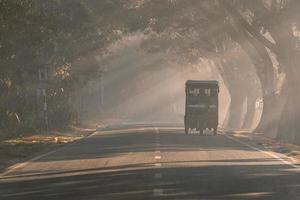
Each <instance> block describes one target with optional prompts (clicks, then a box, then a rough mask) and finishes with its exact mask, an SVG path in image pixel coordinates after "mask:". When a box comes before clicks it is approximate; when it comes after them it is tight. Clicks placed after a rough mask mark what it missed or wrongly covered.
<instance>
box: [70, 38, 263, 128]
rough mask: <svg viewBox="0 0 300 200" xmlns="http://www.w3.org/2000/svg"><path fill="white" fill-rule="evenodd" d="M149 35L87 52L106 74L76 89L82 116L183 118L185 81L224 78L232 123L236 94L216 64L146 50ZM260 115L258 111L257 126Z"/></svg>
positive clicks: (223, 106) (225, 108) (224, 109)
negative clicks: (100, 52)
mask: <svg viewBox="0 0 300 200" xmlns="http://www.w3.org/2000/svg"><path fill="white" fill-rule="evenodd" d="M146 40H147V37H146V36H145V35H144V34H142V33H135V34H130V35H127V36H125V37H123V38H122V39H120V40H118V41H117V42H115V43H113V44H112V45H110V46H109V47H108V51H107V52H106V53H105V55H103V56H99V55H97V52H94V53H92V55H89V56H88V57H87V60H89V59H92V60H93V62H95V63H97V65H98V66H99V70H101V71H102V73H103V76H102V77H101V78H98V79H95V80H92V81H90V82H89V83H88V84H87V85H86V86H85V87H84V88H82V89H81V90H80V91H79V92H77V93H76V96H77V104H78V107H79V108H80V113H81V115H80V118H81V120H83V121H85V122H90V121H92V122H97V121H101V120H117V121H122V122H177V123H183V117H184V112H185V82H186V81H187V80H218V82H219V84H220V94H219V104H220V105H219V109H220V111H219V121H220V123H219V124H220V127H226V123H227V122H226V116H227V114H228V112H229V104H230V95H229V93H228V90H227V88H226V86H225V84H224V81H223V79H222V76H221V75H220V74H219V72H218V70H217V69H216V68H215V66H214V65H212V64H211V62H210V61H209V60H207V59H200V60H199V61H198V62H197V63H193V64H185V65H181V64H179V63H178V62H176V59H175V58H174V57H172V55H168V54H164V53H153V52H147V51H146V50H144V49H143V48H142V44H143V42H144V41H146ZM85 62H87V61H85ZM85 62H83V63H81V65H85ZM240 89H241V90H243V88H240ZM244 104H245V105H244V111H243V115H245V113H246V108H245V107H246V101H245V102H244ZM258 120H259V113H256V116H255V120H254V122H253V126H252V127H255V124H257V122H258Z"/></svg>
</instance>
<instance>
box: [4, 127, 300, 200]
mask: <svg viewBox="0 0 300 200" xmlns="http://www.w3.org/2000/svg"><path fill="white" fill-rule="evenodd" d="M276 156H280V155H279V154H276ZM276 156H272V155H270V154H266V153H264V152H262V151H259V150H257V149H254V148H251V147H250V146H247V145H245V144H243V143H241V142H239V141H237V140H234V139H232V138H230V137H228V136H226V134H219V135H217V136H212V135H206V136H199V135H196V134H191V135H185V134H184V131H183V128H181V127H180V126H179V125H177V124H174V125H172V124H144V125H143V124H139V125H134V124H127V125H115V126H109V127H107V128H106V129H103V130H99V131H97V132H96V133H94V134H93V135H92V136H90V137H88V138H85V139H82V140H80V141H78V142H76V143H74V144H72V145H69V146H66V147H65V148H63V149H60V150H58V151H56V152H54V153H51V154H48V155H45V156H43V157H41V158H39V159H35V160H32V161H30V162H28V163H26V164H24V165H21V166H19V167H18V168H16V169H14V170H11V171H9V172H8V173H5V174H3V175H2V176H1V177H0V191H1V193H0V199H5V200H9V199H22V200H24V199H28V200H29V199H30V200H34V199H72V200H76V199H85V200H86V199H278V200H279V199H280V200H282V199H291V200H296V199H300V185H299V183H300V173H299V172H300V170H299V168H296V167H295V166H294V167H293V166H291V165H289V164H286V163H284V162H283V161H282V160H280V159H277V158H276Z"/></svg>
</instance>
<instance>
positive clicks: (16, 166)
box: [0, 131, 99, 177]
mask: <svg viewBox="0 0 300 200" xmlns="http://www.w3.org/2000/svg"><path fill="white" fill-rule="evenodd" d="M98 132H99V131H95V132H94V133H92V134H91V135H89V136H87V137H83V138H80V139H78V140H76V141H75V142H73V143H71V144H67V145H66V146H63V147H61V148H58V149H55V150H53V151H49V152H47V153H44V154H41V155H39V156H36V157H33V158H31V159H29V160H27V161H25V162H22V163H17V164H15V165H13V166H11V167H9V168H8V170H6V171H5V172H3V173H2V174H0V177H2V176H5V175H7V174H9V173H11V172H13V171H15V170H17V169H19V168H21V167H24V166H26V165H28V164H29V163H31V162H34V161H37V160H39V159H41V158H44V157H46V156H49V155H51V154H54V153H56V152H60V151H63V150H65V149H67V148H69V147H71V146H73V145H75V144H77V143H78V142H80V141H83V140H85V139H87V138H89V137H92V136H93V135H96V134H97V133H98Z"/></svg>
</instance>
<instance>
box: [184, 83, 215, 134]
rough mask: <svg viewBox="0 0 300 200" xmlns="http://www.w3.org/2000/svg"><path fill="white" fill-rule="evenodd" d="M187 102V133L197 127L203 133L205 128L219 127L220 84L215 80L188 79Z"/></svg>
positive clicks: (185, 123) (186, 85) (186, 86)
mask: <svg viewBox="0 0 300 200" xmlns="http://www.w3.org/2000/svg"><path fill="white" fill-rule="evenodd" d="M185 92H186V101H185V102H186V103H185V116H184V126H185V133H186V134H188V133H189V130H190V129H196V130H198V131H199V132H200V133H201V134H203V130H205V129H207V128H208V129H213V131H214V134H216V133H217V128H218V118H219V116H218V112H219V105H218V104H219V102H218V96H219V95H218V94H219V84H218V81H215V80H205V81H201V80H188V81H187V82H186V84H185Z"/></svg>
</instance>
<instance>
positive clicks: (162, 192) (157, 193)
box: [153, 189, 164, 197]
mask: <svg viewBox="0 0 300 200" xmlns="http://www.w3.org/2000/svg"><path fill="white" fill-rule="evenodd" d="M153 194H154V196H155V197H158V196H162V195H163V194H164V190H163V189H154V190H153Z"/></svg>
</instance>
